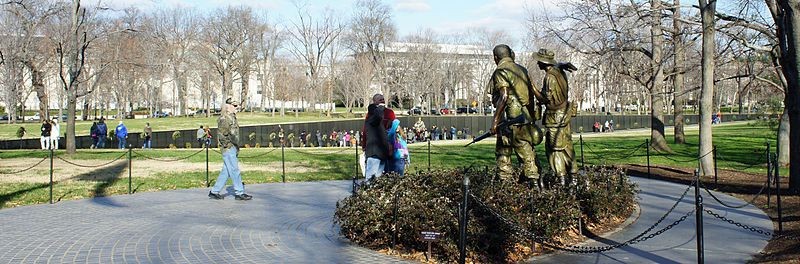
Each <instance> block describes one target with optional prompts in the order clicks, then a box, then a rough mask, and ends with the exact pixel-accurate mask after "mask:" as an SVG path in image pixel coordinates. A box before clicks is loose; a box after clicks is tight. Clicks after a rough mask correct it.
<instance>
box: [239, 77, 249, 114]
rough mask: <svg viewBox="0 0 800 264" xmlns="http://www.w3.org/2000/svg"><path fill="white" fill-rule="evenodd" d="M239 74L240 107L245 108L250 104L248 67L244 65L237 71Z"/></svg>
mask: <svg viewBox="0 0 800 264" xmlns="http://www.w3.org/2000/svg"><path fill="white" fill-rule="evenodd" d="M239 75H241V76H242V93H241V94H240V95H241V97H240V98H241V99H240V100H241V109H243V110H244V109H247V108H248V107H249V106H250V102H249V100H248V99H249V97H250V67H244V69H242V70H241V72H239Z"/></svg>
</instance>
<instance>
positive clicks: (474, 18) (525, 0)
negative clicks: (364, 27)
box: [90, 0, 561, 38]
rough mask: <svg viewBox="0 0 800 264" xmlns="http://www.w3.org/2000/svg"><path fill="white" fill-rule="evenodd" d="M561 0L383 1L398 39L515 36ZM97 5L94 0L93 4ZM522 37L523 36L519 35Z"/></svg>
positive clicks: (152, 3)
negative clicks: (531, 17) (483, 33)
mask: <svg viewBox="0 0 800 264" xmlns="http://www.w3.org/2000/svg"><path fill="white" fill-rule="evenodd" d="M100 1H102V2H103V3H105V5H106V6H110V7H112V8H115V9H122V8H124V7H128V6H136V7H138V8H139V9H142V10H144V11H145V12H147V11H149V10H155V9H159V8H167V7H172V6H176V5H180V6H188V7H195V8H197V9H198V10H200V11H212V10H214V9H217V8H220V7H225V6H227V5H248V6H251V7H253V8H254V9H259V10H266V11H267V12H268V13H269V14H273V15H274V16H275V15H276V17H280V18H281V19H293V18H294V16H296V14H295V12H296V9H295V7H294V5H293V3H292V1H291V0H100ZM560 1H561V0H383V2H384V3H385V4H387V5H389V6H390V7H391V8H392V15H393V20H394V22H395V25H396V27H397V30H398V33H399V36H400V37H401V38H402V37H405V36H408V35H409V34H413V33H415V32H417V31H420V30H423V29H431V30H433V31H435V32H438V33H442V34H453V33H459V32H465V31H466V30H468V29H470V28H480V27H484V28H486V29H490V30H499V29H503V30H505V31H507V32H508V33H511V34H512V35H513V33H514V32H520V33H519V34H520V35H522V34H523V33H522V32H523V31H522V30H523V28H522V26H523V24H524V21H525V12H526V11H525V10H526V9H525V7H531V8H537V9H541V8H546V9H548V10H550V9H557V3H558V2H560ZM93 2H97V0H92V1H90V3H93ZM307 2H308V3H309V4H310V5H311V6H312V8H317V9H321V8H325V7H327V8H331V9H333V10H334V11H335V12H336V13H341V14H342V17H344V18H348V17H350V12H351V9H352V7H353V3H354V2H355V0H307ZM520 37H521V36H520Z"/></svg>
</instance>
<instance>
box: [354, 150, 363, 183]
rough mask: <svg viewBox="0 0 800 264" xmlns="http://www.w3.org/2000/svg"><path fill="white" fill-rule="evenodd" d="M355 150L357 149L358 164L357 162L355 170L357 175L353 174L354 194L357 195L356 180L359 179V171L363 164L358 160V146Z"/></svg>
mask: <svg viewBox="0 0 800 264" xmlns="http://www.w3.org/2000/svg"><path fill="white" fill-rule="evenodd" d="M355 148H356V162H355V163H356V170H355V173H353V194H354V195H355V194H356V179H357V178H358V169H359V167H360V166H361V164H360V162H359V160H358V146H355Z"/></svg>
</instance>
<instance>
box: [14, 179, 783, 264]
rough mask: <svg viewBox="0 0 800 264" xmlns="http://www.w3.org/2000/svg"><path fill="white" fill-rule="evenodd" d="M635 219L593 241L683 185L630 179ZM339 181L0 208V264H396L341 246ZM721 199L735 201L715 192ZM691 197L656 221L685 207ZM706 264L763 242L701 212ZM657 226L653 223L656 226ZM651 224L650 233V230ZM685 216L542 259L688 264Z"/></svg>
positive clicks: (657, 206) (741, 214)
mask: <svg viewBox="0 0 800 264" xmlns="http://www.w3.org/2000/svg"><path fill="white" fill-rule="evenodd" d="M634 180H635V181H636V182H637V183H638V184H639V185H640V187H641V189H642V192H641V193H640V194H639V203H640V204H641V210H640V212H641V215H639V217H638V218H637V219H636V220H635V221H634V223H633V224H631V225H630V226H627V227H626V228H625V229H623V230H621V231H619V232H616V233H614V234H612V235H610V236H609V237H608V238H607V239H605V240H603V241H602V242H594V243H595V244H598V245H600V244H602V243H609V242H610V241H617V242H619V241H622V240H625V239H627V238H629V237H631V236H632V235H635V234H637V233H639V232H641V230H642V229H643V228H646V227H647V226H649V225H650V224H652V223H654V222H655V221H656V220H657V219H658V218H659V217H660V216H661V215H662V214H663V213H664V212H665V211H666V210H667V209H668V208H669V207H670V206H671V204H672V202H674V201H675V200H676V199H677V197H678V196H680V193H682V192H683V191H684V190H685V186H681V185H677V184H673V183H666V182H660V181H653V180H647V179H640V178H634ZM349 191H350V183H349V182H348V181H326V182H307V183H286V184H282V183H273V184H259V185H248V186H247V192H248V193H250V194H252V195H253V196H254V197H255V198H254V199H253V200H252V201H236V200H234V199H233V196H232V194H230V193H229V194H228V196H226V197H225V200H221V201H217V200H210V199H208V198H207V196H206V195H207V194H208V189H206V188H203V189H191V190H176V191H162V192H153V193H139V194H134V195H119V196H112V197H102V198H94V199H86V200H77V201H62V202H59V203H56V204H53V205H49V204H48V205H35V206H24V207H17V208H11V209H3V210H0V222H2V226H0V239H2V241H3V243H0V263H397V262H405V261H404V260H402V259H399V258H396V257H391V256H386V255H383V254H380V253H377V252H374V251H372V250H369V249H365V248H362V247H358V246H355V245H352V244H350V243H348V242H347V241H346V240H345V239H343V238H342V237H340V236H339V235H338V229H337V227H336V226H335V225H333V223H332V220H333V212H334V210H335V207H336V201H338V200H340V199H342V198H344V197H346V196H347V195H349ZM718 196H721V197H722V198H724V199H727V200H728V202H731V203H737V204H738V203H742V201H740V200H738V199H735V198H732V197H730V196H727V195H721V194H720V195H718ZM691 197H692V191H690V193H689V195H688V196H687V198H686V199H685V200H684V202H682V203H681V204H680V205H679V206H678V207H677V208H676V210H675V213H674V214H672V215H670V217H668V218H667V219H666V220H665V221H664V223H665V224H666V223H671V222H672V221H674V220H675V219H677V218H678V217H680V216H679V214H683V213H685V212H687V211H688V210H691V208H692V206H693V201H692V200H691ZM706 202H707V203H708V204H709V206H710V208H712V209H713V210H715V211H718V212H723V213H724V214H725V216H726V217H729V218H731V219H734V220H737V221H743V222H746V223H748V224H750V225H753V226H755V227H758V228H764V229H767V230H771V228H772V223H771V222H770V220H769V218H767V216H766V215H764V213H763V212H761V211H760V210H758V209H756V208H752V207H747V208H744V209H736V210H726V209H724V208H722V207H720V206H718V205H715V203H714V202H712V201H711V199H709V198H707V199H706ZM705 223H706V224H705V228H706V231H705V234H706V240H705V242H706V261H708V262H709V263H731V262H745V261H746V260H748V259H749V258H750V256H751V255H753V254H756V253H757V252H758V251H759V250H761V249H762V248H763V247H764V246H765V245H766V243H767V242H766V241H767V237H764V236H761V235H757V234H753V233H749V232H746V231H744V230H743V229H740V228H737V227H735V226H732V225H729V224H725V223H722V222H720V221H719V220H716V219H711V218H710V217H709V216H706V222H705ZM665 224H662V225H661V226H664V225H665ZM659 228H660V227H659ZM694 239H695V236H694V215H692V216H691V217H689V218H688V219H687V220H686V221H685V222H684V223H682V224H680V225H678V226H677V227H676V228H675V230H671V231H669V232H666V233H665V234H663V235H661V236H659V237H657V238H654V239H652V240H649V241H646V242H644V243H641V244H637V245H634V246H633V247H623V248H620V249H616V250H612V251H610V252H606V253H601V254H590V255H572V254H564V253H558V254H554V255H551V256H545V257H540V258H536V259H534V261H535V262H546V263H594V262H598V263H611V262H615V263H619V262H624V263H642V262H658V263H669V262H677V263H691V262H694V261H695V256H696V253H695V251H694V248H695V246H694V245H695V242H694V241H695V240H694Z"/></svg>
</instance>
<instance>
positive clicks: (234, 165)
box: [211, 147, 244, 195]
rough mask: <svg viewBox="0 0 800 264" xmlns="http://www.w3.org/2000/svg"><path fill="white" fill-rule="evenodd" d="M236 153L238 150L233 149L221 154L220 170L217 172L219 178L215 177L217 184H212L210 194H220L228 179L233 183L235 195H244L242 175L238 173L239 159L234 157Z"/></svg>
mask: <svg viewBox="0 0 800 264" xmlns="http://www.w3.org/2000/svg"><path fill="white" fill-rule="evenodd" d="M237 152H238V150H237V149H236V148H235V147H234V148H229V149H228V150H226V151H225V152H223V153H222V170H220V171H219V177H217V182H215V183H214V187H211V192H212V193H220V192H221V191H222V188H224V187H225V184H226V183H228V178H229V177H230V178H231V180H232V181H233V190H234V191H235V193H236V195H242V194H243V193H244V184H242V174H241V172H240V171H239V159H238V157H236V153H237Z"/></svg>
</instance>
